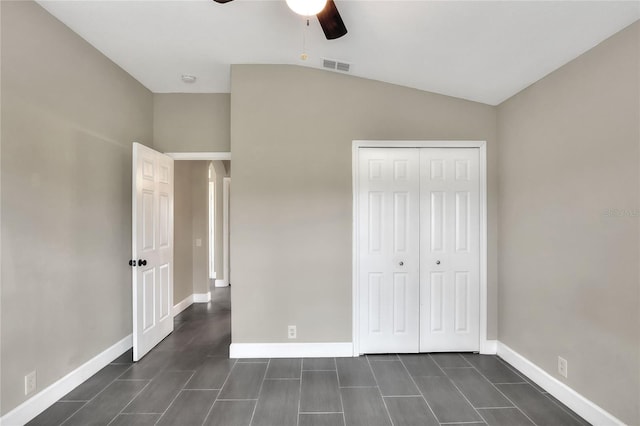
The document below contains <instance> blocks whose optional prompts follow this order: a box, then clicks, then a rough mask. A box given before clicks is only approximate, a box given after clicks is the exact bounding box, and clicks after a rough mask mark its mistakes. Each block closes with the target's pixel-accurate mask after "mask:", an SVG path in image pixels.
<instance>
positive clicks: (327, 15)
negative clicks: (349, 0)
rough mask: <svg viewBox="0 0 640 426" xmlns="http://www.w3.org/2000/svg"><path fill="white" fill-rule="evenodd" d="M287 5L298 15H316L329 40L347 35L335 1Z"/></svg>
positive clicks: (300, 1) (312, 0)
mask: <svg viewBox="0 0 640 426" xmlns="http://www.w3.org/2000/svg"><path fill="white" fill-rule="evenodd" d="M214 1H215V2H216V3H229V2H230V1H232V0H214ZM287 5H288V6H289V8H290V9H291V10H293V11H294V12H295V13H297V14H298V15H302V16H312V15H315V16H316V17H317V18H318V21H319V22H320V26H321V27H322V31H324V35H325V37H327V40H335V39H337V38H340V37H342V36H343V35H345V34H346V33H347V27H346V26H345V25H344V22H343V21H342V17H341V16H340V12H338V8H337V7H336V4H335V3H334V2H333V0H287Z"/></svg>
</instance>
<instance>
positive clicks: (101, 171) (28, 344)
mask: <svg viewBox="0 0 640 426" xmlns="http://www.w3.org/2000/svg"><path fill="white" fill-rule="evenodd" d="M0 7H1V9H2V22H1V31H2V46H1V55H2V57H1V60H2V82H1V85H2V100H1V102H2V104H1V109H2V124H3V126H2V134H1V138H2V141H1V144H2V154H3V155H2V164H1V170H2V172H1V173H2V179H1V180H2V189H1V194H2V240H1V245H2V253H3V257H2V268H1V270H2V276H1V282H2V306H1V312H2V314H1V316H2V321H1V322H2V329H1V331H0V333H1V340H2V353H1V357H2V366H1V368H2V371H1V376H2V391H1V393H2V413H6V412H8V411H10V410H11V409H13V408H14V407H16V406H17V405H18V404H19V403H21V402H22V401H24V400H25V399H26V398H25V396H24V376H25V375H26V374H27V373H29V372H30V371H32V370H37V378H38V390H42V389H44V388H45V387H47V386H48V385H50V384H51V383H53V382H55V381H56V380H59V379H60V378H62V377H63V376H64V375H66V374H67V373H69V372H70V371H71V370H73V369H75V368H77V367H79V366H80V365H81V364H83V363H84V362H86V361H88V360H89V359H91V358H93V357H94V356H95V355H97V354H98V353H100V352H102V351H104V350H105V349H107V348H108V347H110V346H111V345H113V344H114V343H116V342H117V341H119V340H120V339H122V338H124V337H126V336H127V335H129V334H130V333H131V321H132V320H131V269H130V267H129V265H128V264H127V262H128V261H129V258H130V253H131V142H132V141H138V142H141V143H144V144H147V145H149V144H151V140H152V131H153V129H152V119H153V117H152V109H153V96H152V94H151V93H150V92H149V91H148V90H147V89H145V88H144V87H143V86H142V85H141V84H139V83H138V82H137V81H135V80H134V79H133V78H132V77H130V76H129V75H128V74H127V73H125V72H124V71H123V70H122V69H120V68H119V67H117V66H116V65H115V64H113V63H112V62H111V61H109V60H108V59H107V58H105V57H104V56H103V55H102V54H100V53H99V52H98V51H97V50H95V49H94V48H93V47H91V46H90V45H89V44H88V43H86V42H84V41H83V40H81V39H80V38H79V37H78V36H77V35H75V34H74V33H73V32H71V30H69V29H68V28H67V27H66V26H64V25H63V24H61V23H60V22H59V21H57V20H56V19H55V18H53V17H52V16H51V15H49V14H48V13H47V12H45V11H44V10H43V9H42V8H40V6H38V5H37V4H35V3H33V2H8V1H2V2H1V3H0Z"/></svg>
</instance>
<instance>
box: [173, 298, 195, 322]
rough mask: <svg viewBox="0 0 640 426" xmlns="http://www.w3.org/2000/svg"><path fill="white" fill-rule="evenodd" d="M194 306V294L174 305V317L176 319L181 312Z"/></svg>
mask: <svg viewBox="0 0 640 426" xmlns="http://www.w3.org/2000/svg"><path fill="white" fill-rule="evenodd" d="M192 304H193V294H191V295H189V296H187V297H185V298H184V299H182V301H180V302H178V303H177V304H175V305H173V316H174V317H175V316H176V315H178V314H179V313H180V312H182V311H184V310H185V309H187V308H188V307H189V306H191V305H192Z"/></svg>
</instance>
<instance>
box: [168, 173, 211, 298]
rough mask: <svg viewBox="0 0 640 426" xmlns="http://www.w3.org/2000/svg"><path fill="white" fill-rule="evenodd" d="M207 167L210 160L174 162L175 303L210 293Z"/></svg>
mask: <svg viewBox="0 0 640 426" xmlns="http://www.w3.org/2000/svg"><path fill="white" fill-rule="evenodd" d="M208 167H209V162H208V161H175V162H174V174H175V177H174V204H175V207H174V256H173V259H174V275H173V283H174V289H173V303H174V304H176V303H179V302H181V301H182V300H184V299H185V298H186V297H189V296H191V295H192V294H193V293H199V294H202V293H207V292H208V291H209V269H208V268H209V266H208V265H209V263H208V262H209V260H208V256H209V236H208V229H209V222H208V212H209V204H208V182H209V179H208ZM197 239H201V240H202V242H201V246H199V247H198V246H197V245H196V240H197Z"/></svg>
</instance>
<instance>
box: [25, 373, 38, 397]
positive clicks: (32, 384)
mask: <svg viewBox="0 0 640 426" xmlns="http://www.w3.org/2000/svg"><path fill="white" fill-rule="evenodd" d="M36 385H37V383H36V372H35V371H32V372H31V373H29V374H27V375H26V376H24V394H25V395H31V394H32V393H34V392H35V391H36Z"/></svg>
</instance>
